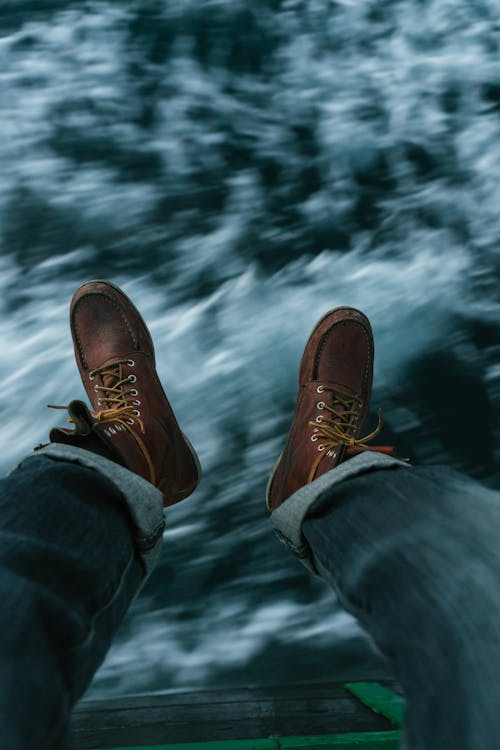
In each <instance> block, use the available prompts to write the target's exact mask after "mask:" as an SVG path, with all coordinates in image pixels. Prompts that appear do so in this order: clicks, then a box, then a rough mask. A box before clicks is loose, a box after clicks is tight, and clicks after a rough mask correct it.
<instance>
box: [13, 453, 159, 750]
mask: <svg viewBox="0 0 500 750" xmlns="http://www.w3.org/2000/svg"><path fill="white" fill-rule="evenodd" d="M144 575H145V567H144V564H143V562H142V560H141V559H140V557H139V555H138V553H137V549H136V546H135V544H134V537H133V533H132V525H131V521H130V515H129V513H128V511H127V508H126V505H125V504H124V500H123V496H122V495H121V493H120V491H119V490H118V489H117V487H116V486H115V485H114V484H113V483H111V481H109V480H108V479H107V478H106V477H105V476H104V474H102V473H99V472H98V471H95V470H93V469H91V468H88V467H84V466H81V465H78V464H77V463H71V462H67V461H59V460H53V459H51V458H49V457H47V456H42V455H40V456H34V457H31V458H28V459H27V460H26V461H25V462H23V463H22V464H21V465H20V466H19V467H18V468H17V469H16V470H15V471H14V472H13V473H12V474H11V475H10V476H8V477H6V478H5V479H2V480H0V602H1V607H0V633H1V638H0V651H1V653H0V737H1V746H2V747H5V748H9V750H33V748H43V750H53V749H54V750H56V749H57V750H60V748H64V747H66V746H67V745H66V742H67V734H68V719H69V713H70V709H71V707H72V705H73V703H74V702H75V701H76V700H77V699H78V698H79V697H80V696H81V695H82V693H83V692H84V690H85V689H86V688H87V686H88V684H89V682H90V680H91V679H92V676H93V674H94V672H95V671H96V669H97V667H98V666H99V665H100V663H101V662H102V660H103V658H104V656H105V654H106V651H107V649H108V647H109V645H110V642H111V639H112V636H113V634H114V632H115V630H116V628H117V627H118V625H119V623H120V621H121V619H122V617H123V615H124V613H125V611H126V610H127V607H128V606H129V604H130V601H131V599H132V598H133V596H134V595H135V593H136V592H137V590H138V589H139V587H140V585H141V583H142V581H143V579H144Z"/></svg>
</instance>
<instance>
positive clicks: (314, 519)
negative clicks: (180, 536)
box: [267, 308, 500, 750]
mask: <svg viewBox="0 0 500 750" xmlns="http://www.w3.org/2000/svg"><path fill="white" fill-rule="evenodd" d="M372 365H373V338H372V334H371V328H370V324H369V322H368V320H367V319H366V317H365V316H364V315H362V313H360V312H359V311H357V310H352V309H350V308H338V309H337V310H333V311H332V312H330V313H327V315H325V316H324V317H323V318H322V319H321V320H320V321H319V323H318V324H317V326H316V327H315V329H314V330H313V332H312V334H311V336H310V338H309V340H308V342H307V344H306V347H305V350H304V354H303V356H302V360H301V364H300V370H299V393H298V397H297V404H296V408H295V415H294V419H293V421H292V425H291V428H290V432H289V435H288V439H287V442H286V445H285V449H284V451H283V453H282V455H281V456H280V458H279V460H278V463H277V464H276V467H275V469H274V471H273V473H272V475H271V478H270V480H269V484H268V489H267V506H268V508H269V510H270V511H271V522H272V524H273V526H274V529H275V531H276V533H277V535H278V537H279V538H280V540H281V541H283V542H284V543H285V544H286V545H287V546H288V547H289V548H290V549H291V550H292V552H294V553H295V554H296V555H297V556H298V557H299V558H300V559H301V561H302V562H304V563H305V564H306V565H307V566H308V567H309V568H311V569H312V570H314V571H315V572H317V573H318V572H319V573H320V574H321V575H323V576H324V578H325V579H326V580H327V581H328V582H329V583H331V584H332V585H333V586H334V587H335V588H336V590H337V591H338V593H339V596H340V600H341V602H343V603H344V605H345V606H346V608H347V609H349V610H350V611H351V612H353V613H354V614H355V615H356V617H358V619H359V620H360V622H361V623H362V624H363V625H364V626H365V628H366V629H367V630H368V632H369V633H370V634H371V636H372V638H373V640H374V641H375V643H376V644H377V645H378V646H379V648H380V649H381V651H382V652H383V653H385V654H386V655H387V657H388V658H389V659H391V660H392V663H393V665H394V668H395V671H396V674H397V676H398V678H399V679H400V681H401V683H402V685H403V687H404V689H405V692H406V697H407V699H408V721H407V724H408V726H407V740H408V744H409V748H410V750H498V749H499V748H500V586H499V582H500V497H499V495H498V493H494V492H492V491H490V490H487V489H485V488H483V487H481V485H479V484H478V483H477V482H473V481H472V480H469V479H467V478H465V477H460V476H459V475H457V474H454V473H452V472H449V471H448V470H446V469H431V468H425V469H416V468H412V467H409V466H408V465H407V464H405V463H404V462H402V461H399V460H397V459H395V458H394V457H392V456H390V455H387V453H389V451H388V449H387V448H380V447H379V448H373V447H370V448H369V447H368V446H367V445H366V443H367V442H368V441H369V440H370V439H371V438H372V437H375V435H376V434H377V432H378V430H379V428H380V422H379V427H378V428H377V429H376V430H375V431H374V432H373V433H371V434H370V435H368V436H367V437H365V438H362V437H360V435H361V429H362V425H363V421H364V420H365V418H366V414H367V411H368V405H369V400H370V391H371V380H372ZM383 454H385V455H383Z"/></svg>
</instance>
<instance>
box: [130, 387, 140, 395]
mask: <svg viewBox="0 0 500 750" xmlns="http://www.w3.org/2000/svg"><path fill="white" fill-rule="evenodd" d="M129 394H130V395H131V396H138V395H139V391H138V390H137V389H136V388H132V390H131V391H129Z"/></svg>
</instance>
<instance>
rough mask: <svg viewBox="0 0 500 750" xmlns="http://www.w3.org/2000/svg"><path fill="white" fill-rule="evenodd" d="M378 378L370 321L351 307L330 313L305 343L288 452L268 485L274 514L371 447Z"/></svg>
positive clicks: (287, 445)
mask: <svg viewBox="0 0 500 750" xmlns="http://www.w3.org/2000/svg"><path fill="white" fill-rule="evenodd" d="M372 376H373V336H372V331H371V327H370V323H369V321H368V319H367V318H366V317H365V316H364V315H363V313H361V312H359V310H354V309H353V308H351V307H338V308H336V309H335V310H332V311H330V312H329V313H327V314H326V315H325V316H324V317H323V318H321V320H320V321H319V323H318V324H317V325H316V327H315V328H314V330H313V332H312V333H311V336H310V337H309V340H308V342H307V344H306V347H305V350H304V354H303V355H302V360H301V363H300V370H299V393H298V397H297V404H296V407H295V415H294V418H293V422H292V426H291V428H290V432H289V435H288V440H287V443H286V446H285V450H284V451H283V453H282V454H281V456H280V457H279V459H278V462H277V464H276V466H275V467H274V471H273V473H272V475H271V477H270V479H269V482H268V486H267V506H268V508H269V510H271V511H272V510H274V509H275V508H277V507H278V506H279V505H281V503H282V502H283V501H284V500H286V499H287V497H289V496H290V495H292V494H293V493H294V492H296V490H298V489H299V488H300V487H303V486H304V485H305V484H308V483H309V482H312V481H313V480H314V479H316V478H317V477H320V476H321V475H322V474H324V473H325V472H327V471H330V469H333V468H334V467H335V466H337V465H338V464H339V463H340V462H341V461H344V460H345V459H346V458H349V457H351V456H352V455H354V454H356V453H359V452H361V451H364V450H376V451H380V452H383V453H389V454H392V452H393V451H392V448H387V447H382V446H380V447H368V446H367V445H366V442H367V441H368V440H371V439H372V438H374V437H375V436H376V435H378V433H379V432H380V429H381V416H380V413H379V424H378V426H377V428H376V429H375V430H374V431H373V432H372V433H370V434H369V435H367V436H366V437H363V438H360V437H359V436H360V434H361V430H362V427H363V422H364V421H365V419H366V416H367V414H368V409H369V406H370V395H371V388H372Z"/></svg>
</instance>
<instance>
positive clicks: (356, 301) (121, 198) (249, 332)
mask: <svg viewBox="0 0 500 750" xmlns="http://www.w3.org/2000/svg"><path fill="white" fill-rule="evenodd" d="M499 11H500V4H499V2H498V1H497V0H476V1H475V2H474V3H466V2H460V0H399V2H398V1H396V0H384V1H383V2H382V1H381V0H378V1H377V2H372V1H371V0H370V1H368V0H361V1H360V0H357V1H356V2H354V1H352V2H351V0H308V2H302V0H281V1H280V0H260V2H259V1H257V0H239V1H238V0H211V1H209V0H205V1H204V2H202V1H201V0H182V2H181V1H180V0H172V1H171V2H167V1H166V0H145V1H144V2H141V3H136V2H132V1H131V0H122V1H121V2H114V1H113V0H93V1H92V0H88V1H85V0H72V1H71V0H68V1H67V2H56V1H55V0H53V1H51V0H33V1H32V2H31V1H30V0H4V1H3V3H2V5H1V7H0V166H1V168H0V241H1V251H0V315H1V327H0V350H1V351H2V353H3V354H2V357H0V383H1V395H2V398H1V400H0V414H1V423H0V424H1V427H0V429H1V446H2V449H1V455H0V464H1V469H2V470H3V471H4V472H5V471H7V470H8V469H9V468H10V467H11V466H12V465H13V464H14V463H15V462H16V461H17V460H18V459H20V458H21V457H22V456H24V455H25V454H27V453H28V452H29V451H30V450H31V449H32V447H33V445H35V444H36V443H38V442H40V441H41V440H44V439H46V437H47V433H48V430H49V428H50V427H51V426H54V425H56V424H63V422H64V415H62V413H60V412H57V413H54V412H52V411H48V410H47V409H46V404H48V403H54V402H56V403H62V404H64V403H67V402H68V401H69V400H71V399H72V398H82V397H84V392H83V389H82V386H81V383H80V381H79V378H78V375H77V371H76V368H75V364H74V359H73V355H72V344H71V337H70V333H69V327H68V303H69V300H70V298H71V295H72V293H73V291H74V290H75V289H76V288H77V286H78V285H79V284H80V283H82V282H83V281H86V280H88V279H92V278H107V279H110V280H111V281H113V282H114V283H116V284H119V285H121V286H122V287H123V289H124V290H125V292H126V293H127V294H128V295H129V296H130V297H131V298H132V299H133V301H134V302H135V303H136V304H137V305H138V307H139V308H140V310H141V312H142V314H143V316H144V317H145V319H146V321H147V322H148V324H149V326H150V328H151V331H152V335H153V338H154V341H155V345H156V351H157V360H158V369H159V373H160V376H161V379H162V381H163V383H164V385H165V388H166V390H167V392H168V395H169V398H170V399H171V402H172V405H173V407H174V409H175V411H176V413H177V415H178V417H179V421H180V423H181V425H182V427H183V429H184V430H185V432H186V433H187V434H188V436H189V437H190V439H191V441H192V443H193V444H194V446H195V448H196V450H197V451H198V453H199V455H200V459H201V462H202V465H203V469H204V479H203V482H202V484H201V485H200V487H199V489H198V490H197V491H196V494H195V495H194V496H193V497H192V498H191V499H190V500H189V501H187V502H185V503H182V504H180V505H179V506H177V507H175V508H173V509H172V510H170V511H169V512H168V525H167V530H166V532H165V543H164V548H163V554H162V558H161V562H160V564H159V566H158V568H157V570H156V571H155V573H154V574H153V576H152V577H151V579H150V581H149V582H148V584H147V585H146V587H145V589H144V591H143V593H142V594H141V596H140V597H139V598H138V599H137V600H136V602H135V603H134V604H133V606H132V609H131V611H130V612H129V614H128V616H127V619H126V621H125V622H124V624H123V626H122V628H121V630H120V632H119V633H118V635H117V638H116V640H115V644H114V646H113V647H112V649H111V651H110V653H109V655H108V658H107V659H106V661H105V663H104V665H103V666H102V668H101V669H100V671H99V672H98V674H97V676H96V678H95V680H94V682H93V684H92V686H91V688H90V691H89V695H90V696H93V697H96V696H112V695H118V694H123V693H133V692H141V691H154V690H177V689H186V688H208V687H221V686H230V685H252V684H253V685H259V684H261V685H262V684H277V683H285V682H286V683H288V682H307V681H318V680H334V679H343V678H344V677H356V676H365V677H366V676H369V675H376V674H383V672H384V664H383V662H382V661H381V659H380V658H379V657H378V656H377V655H376V654H375V653H374V652H373V650H372V649H371V647H370V645H369V643H368V641H367V639H366V638H365V637H364V636H363V634H362V632H361V630H360V629H359V628H358V627H357V626H356V624H355V622H354V620H352V619H351V618H350V617H349V616H348V615H346V614H345V613H343V611H342V610H341V609H340V607H339V606H338V605H337V604H336V602H335V599H334V597H333V595H332V594H331V592H329V591H328V590H327V589H326V587H325V586H324V585H323V584H322V582H321V581H320V580H318V579H315V578H313V577H312V576H310V575H309V574H308V573H307V571H306V570H305V569H303V568H302V566H301V565H300V564H299V563H298V562H296V561H295V560H294V559H293V558H292V557H291V556H290V555H289V554H288V553H287V551H286V550H285V548H284V547H282V546H281V545H280V544H279V543H278V541H277V540H276V539H275V538H274V537H273V534H272V532H271V529H270V526H269V522H268V520H267V513H266V510H265V505H264V494H265V485H266V481H267V477H268V475H269V472H270V471H271V469H272V466H273V464H274V462H275V461H276V458H277V456H278V455H279V452H280V450H281V448H282V446H283V442H284V439H285V436H286V433H287V430H288V427H289V424H290V419H291V416H292V412H293V406H294V400H295V395H296V387H297V368H298V362H299V359H300V355H301V352H302V348H303V345H304V343H305V340H306V338H307V336H308V334H309V332H310V330H311V328H312V327H313V325H314V323H315V322H316V320H317V319H318V318H319V317H320V316H321V315H323V314H324V313H325V312H326V311H327V310H328V309H330V308H332V307H335V306H338V305H352V306H355V307H359V308H361V309H362V310H363V311H364V312H365V313H366V314H367V315H368V316H369V317H370V319H371V321H372V325H373V329H374V335H375V343H376V360H375V382H374V393H373V399H372V412H371V415H370V418H369V422H368V424H367V429H368V430H370V429H371V428H372V427H373V426H374V425H375V423H376V413H377V409H378V408H379V407H381V408H382V410H383V414H384V422H385V427H384V433H383V435H382V436H381V439H382V438H383V442H386V443H391V442H393V443H395V444H396V445H398V447H399V452H400V454H401V455H404V456H409V457H411V458H412V459H413V460H415V461H417V462H421V463H446V464H448V465H451V466H454V467H456V468H459V469H461V470H463V471H465V472H467V473H469V474H471V475H473V476H476V477H478V478H479V479H481V480H482V481H484V482H486V483H487V484H489V485H490V486H497V487H498V486H499V485H500V469H499V449H498V438H499V419H498V415H499V407H500V295H499V275H500V250H499V240H500V218H499V208H498V207H499V205H500V177H499V176H500V62H499V60H500V56H499V51H500V50H499V47H500V36H499V34H498V14H499ZM104 574H105V572H104V571H103V575H104Z"/></svg>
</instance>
